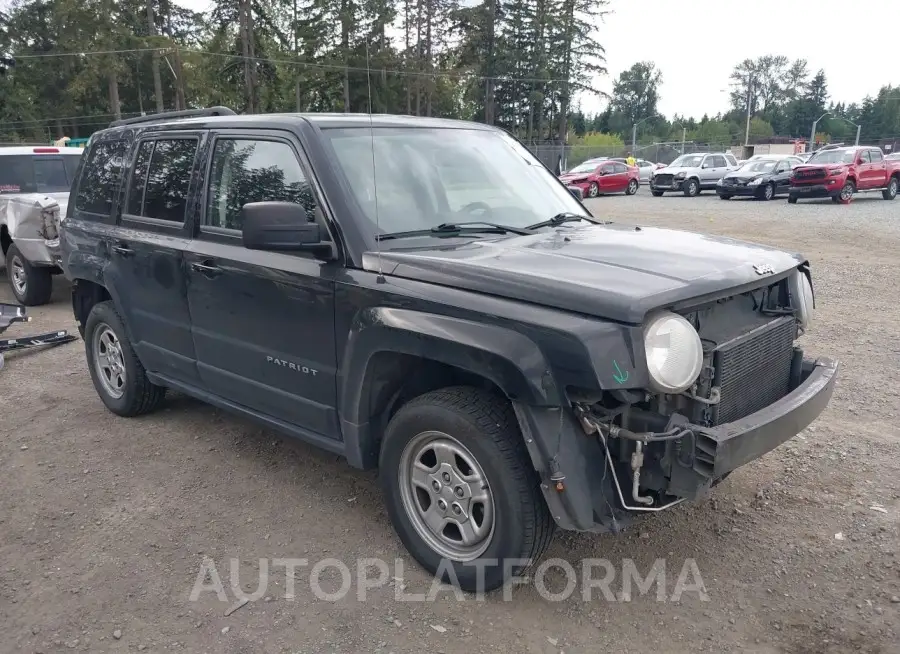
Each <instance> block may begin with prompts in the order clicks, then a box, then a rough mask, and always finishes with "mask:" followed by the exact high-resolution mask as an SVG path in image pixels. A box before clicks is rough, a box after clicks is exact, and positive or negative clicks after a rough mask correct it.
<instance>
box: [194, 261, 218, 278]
mask: <svg viewBox="0 0 900 654" xmlns="http://www.w3.org/2000/svg"><path fill="white" fill-rule="evenodd" d="M191 270H194V271H196V272H198V273H200V274H201V275H203V276H205V277H218V276H219V275H221V274H222V269H221V268H219V267H218V266H215V265H212V264H211V263H209V262H206V263H201V262H199V261H195V262H193V263H192V264H191Z"/></svg>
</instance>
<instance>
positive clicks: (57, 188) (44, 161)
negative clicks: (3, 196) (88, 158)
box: [0, 154, 81, 193]
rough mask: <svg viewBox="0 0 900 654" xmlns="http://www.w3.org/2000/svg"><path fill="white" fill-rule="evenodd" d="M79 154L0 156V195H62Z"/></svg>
mask: <svg viewBox="0 0 900 654" xmlns="http://www.w3.org/2000/svg"><path fill="white" fill-rule="evenodd" d="M80 158H81V155H77V154H67V155H30V154H13V155H3V156H0V193H65V192H66V191H68V190H69V187H70V186H71V185H72V179H73V178H74V175H75V170H76V168H77V167H78V160H79V159H80Z"/></svg>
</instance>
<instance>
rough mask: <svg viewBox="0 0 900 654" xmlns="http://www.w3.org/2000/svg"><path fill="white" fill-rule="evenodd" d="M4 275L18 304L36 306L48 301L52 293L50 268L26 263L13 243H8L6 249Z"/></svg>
mask: <svg viewBox="0 0 900 654" xmlns="http://www.w3.org/2000/svg"><path fill="white" fill-rule="evenodd" d="M6 275H7V277H9V286H10V288H12V292H13V295H14V296H15V297H16V300H17V301H18V302H19V304H24V305H25V306H26V307H36V306H40V305H42V304H47V303H48V302H49V301H50V296H51V295H52V294H53V275H51V274H50V268H47V267H43V266H33V265H31V264H30V263H28V260H27V259H26V258H25V257H24V256H23V255H22V253H21V252H19V248H18V247H17V246H16V244H15V243H10V245H9V249H8V250H7V251H6Z"/></svg>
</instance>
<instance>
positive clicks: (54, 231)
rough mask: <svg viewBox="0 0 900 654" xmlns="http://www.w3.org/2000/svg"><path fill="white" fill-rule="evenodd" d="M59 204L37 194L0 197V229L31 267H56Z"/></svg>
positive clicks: (46, 196)
mask: <svg viewBox="0 0 900 654" xmlns="http://www.w3.org/2000/svg"><path fill="white" fill-rule="evenodd" d="M62 210H63V207H62V206H61V204H60V201H59V200H57V199H54V198H52V197H50V196H48V195H44V194H41V193H29V194H22V195H11V196H0V225H5V226H6V229H7V232H8V234H9V237H10V239H11V240H12V242H14V243H15V244H16V246H17V247H18V249H19V252H21V253H22V256H23V257H25V259H26V260H27V261H28V262H29V263H30V264H32V265H38V266H58V265H59V262H60V253H59V221H60V216H61V211H62Z"/></svg>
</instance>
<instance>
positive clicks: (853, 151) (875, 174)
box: [788, 146, 900, 204]
mask: <svg viewBox="0 0 900 654" xmlns="http://www.w3.org/2000/svg"><path fill="white" fill-rule="evenodd" d="M898 189H900V161H887V160H885V158H884V154H883V153H882V152H881V150H879V149H878V148H873V147H865V146H854V147H847V148H829V149H826V150H819V151H818V152H816V153H815V154H814V155H813V156H812V157H810V158H809V160H808V161H807V162H806V163H805V164H804V165H802V166H797V167H796V168H794V171H793V174H792V175H791V189H790V191H789V195H788V202H790V203H791V204H795V203H796V202H797V200H798V199H800V198H827V197H830V198H831V199H832V200H833V201H834V202H842V203H844V204H847V203H848V202H850V200H851V199H852V198H853V195H854V194H855V193H859V192H863V191H881V197H883V198H884V199H885V200H893V199H894V198H895V197H897V191H898Z"/></svg>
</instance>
